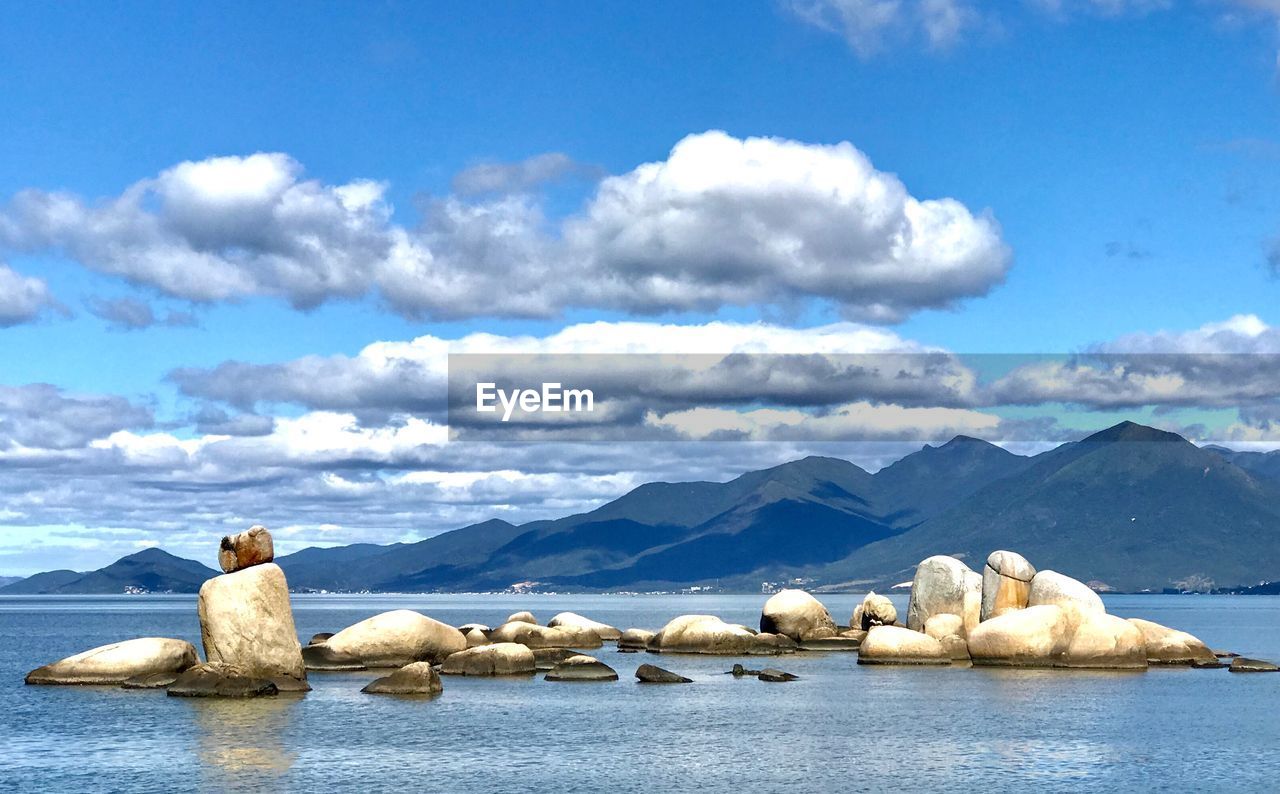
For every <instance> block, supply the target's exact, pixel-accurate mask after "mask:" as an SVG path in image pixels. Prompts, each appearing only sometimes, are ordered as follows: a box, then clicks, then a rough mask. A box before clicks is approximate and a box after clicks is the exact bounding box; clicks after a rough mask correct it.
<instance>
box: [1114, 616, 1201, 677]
mask: <svg viewBox="0 0 1280 794" xmlns="http://www.w3.org/2000/svg"><path fill="white" fill-rule="evenodd" d="M1129 622H1130V623H1132V624H1133V625H1135V626H1137V627H1138V630H1139V631H1141V632H1142V642H1143V645H1144V647H1145V649H1146V654H1147V662H1148V663H1150V664H1185V665H1191V666H1197V665H1199V666H1206V667H1216V666H1218V664H1219V662H1218V657H1217V656H1215V655H1214V653H1213V651H1211V650H1209V646H1207V645H1205V644H1204V643H1203V642H1201V641H1200V640H1199V639H1197V638H1195V637H1193V636H1191V635H1190V634H1188V633H1186V632H1185V631H1178V630H1177V629H1171V628H1169V627H1168V626H1162V625H1160V624H1159V623H1153V622H1151V621H1149V620H1141V619H1139V618H1129Z"/></svg>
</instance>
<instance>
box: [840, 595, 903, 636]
mask: <svg viewBox="0 0 1280 794" xmlns="http://www.w3.org/2000/svg"><path fill="white" fill-rule="evenodd" d="M897 622H898V608H897V607H895V606H894V605H893V602H892V601H890V600H889V599H888V597H886V596H882V595H876V594H875V592H870V593H867V595H866V598H863V599H862V603H861V604H858V606H856V607H854V610H853V617H852V618H850V620H849V626H850V627H851V628H855V629H859V630H861V631H867V630H869V629H870V628H871V627H872V626H892V625H893V624H895V623H897Z"/></svg>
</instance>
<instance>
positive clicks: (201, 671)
mask: <svg viewBox="0 0 1280 794" xmlns="http://www.w3.org/2000/svg"><path fill="white" fill-rule="evenodd" d="M279 691H280V690H279V688H278V687H277V686H276V685H275V684H274V683H273V682H271V681H270V680H269V679H266V678H255V677H252V676H249V675H246V674H245V671H244V669H243V668H240V667H236V666H235V665H229V664H198V665H196V666H195V667H192V668H191V669H190V670H187V671H186V672H185V673H183V674H182V675H180V676H178V678H177V680H175V681H174V682H173V683H172V684H170V685H169V696H170V697H185V698H256V697H264V696H270V695H275V694H277V693H278V692H279Z"/></svg>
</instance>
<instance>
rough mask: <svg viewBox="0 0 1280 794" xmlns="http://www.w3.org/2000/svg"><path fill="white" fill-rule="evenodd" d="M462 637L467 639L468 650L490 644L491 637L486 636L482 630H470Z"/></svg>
mask: <svg viewBox="0 0 1280 794" xmlns="http://www.w3.org/2000/svg"><path fill="white" fill-rule="evenodd" d="M462 636H463V637H466V638H467V647H468V648H475V647H478V646H481V645H488V644H489V635H487V634H485V633H484V632H483V631H481V630H480V629H468V630H467V631H466V632H465V633H464V634H463V635H462Z"/></svg>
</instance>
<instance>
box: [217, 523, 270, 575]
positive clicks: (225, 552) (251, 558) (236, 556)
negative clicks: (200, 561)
mask: <svg viewBox="0 0 1280 794" xmlns="http://www.w3.org/2000/svg"><path fill="white" fill-rule="evenodd" d="M275 558H276V551H275V545H274V544H273V543H272V542H271V533H270V532H268V531H267V528H266V527H264V526H261V525H258V526H252V527H250V528H249V529H247V530H245V531H244V532H241V533H239V534H236V535H227V536H226V537H224V538H223V539H222V546H221V547H220V548H219V549H218V565H220V566H222V570H223V571H225V572H226V573H235V572H236V571H239V570H242V569H244V568H248V567H250V566H252V565H262V564H263V563H264V562H271V561H272V560H274V559H275Z"/></svg>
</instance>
